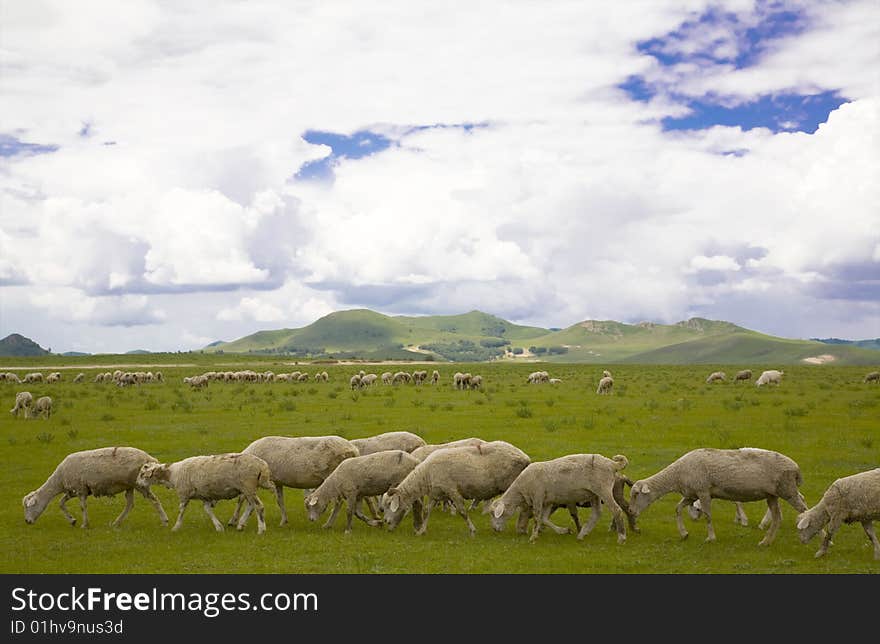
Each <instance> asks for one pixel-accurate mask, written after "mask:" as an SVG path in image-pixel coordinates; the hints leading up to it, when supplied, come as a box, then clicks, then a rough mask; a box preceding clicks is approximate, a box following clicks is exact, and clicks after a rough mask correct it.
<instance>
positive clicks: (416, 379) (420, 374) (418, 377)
mask: <svg viewBox="0 0 880 644" xmlns="http://www.w3.org/2000/svg"><path fill="white" fill-rule="evenodd" d="M427 377H428V372H427V371H413V372H412V378H413V383H414V384H416V385H420V384H422V383H423V382H424V381H425V379H426V378H427Z"/></svg>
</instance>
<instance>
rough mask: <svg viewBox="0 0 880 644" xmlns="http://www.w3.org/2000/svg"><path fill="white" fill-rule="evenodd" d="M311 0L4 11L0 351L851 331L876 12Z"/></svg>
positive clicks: (877, 197)
mask: <svg viewBox="0 0 880 644" xmlns="http://www.w3.org/2000/svg"><path fill="white" fill-rule="evenodd" d="M309 4H310V3H308V2H307V3H306V4H305V5H302V6H298V8H297V9H296V10H293V9H292V8H291V7H290V5H289V3H286V2H283V1H282V0H266V2H261V3H240V2H233V1H231V0H230V1H226V0H218V2H216V3H214V4H213V5H212V10H211V11H210V12H208V11H200V10H193V11H188V12H181V11H176V10H174V8H173V7H171V6H170V5H168V4H167V3H163V2H160V1H159V0H138V2H134V3H125V6H124V7H120V6H119V5H118V3H114V2H112V0H94V2H89V3H86V4H85V5H82V4H76V5H74V4H71V3H55V4H42V3H8V6H7V7H6V9H5V14H4V71H3V74H0V100H2V101H3V107H4V113H3V119H2V120H0V337H2V336H3V335H6V334H8V333H13V332H18V333H23V334H24V335H27V336H28V337H32V338H34V339H35V340H36V341H38V342H39V343H40V344H42V345H43V346H52V347H53V349H56V350H59V351H66V350H74V351H88V352H99V351H125V350H128V349H131V348H145V349H150V350H163V349H164V350H169V349H170V350H177V349H188V348H199V347H201V346H204V345H206V344H208V343H210V342H213V341H215V340H218V339H223V340H229V339H232V338H236V337H241V336H243V335H247V334H250V333H252V332H254V331H256V330H259V329H273V328H282V327H287V328H289V327H297V326H303V325H306V324H309V323H311V322H312V321H314V320H315V319H316V318H318V317H320V316H322V315H325V314H327V313H329V312H331V311H334V310H339V309H348V308H361V307H367V308H374V309H376V310H380V311H381V312H383V313H388V314H405V315H419V314H455V313H460V312H463V311H469V310H473V309H480V310H484V311H487V312H489V313H493V314H496V315H499V316H502V317H505V318H507V319H510V320H511V321H513V322H517V323H521V324H534V325H539V326H544V327H566V326H569V325H570V324H573V323H575V322H578V321H580V320H585V319H614V320H619V321H622V322H631V323H635V322H639V321H642V320H648V321H653V322H660V323H673V322H676V321H679V320H683V319H687V318H689V317H692V316H700V317H707V318H712V319H726V320H729V321H731V322H734V323H736V324H739V325H741V326H745V327H748V328H753V329H756V330H758V331H763V332H766V333H771V334H774V335H781V336H786V337H804V338H808V337H843V338H855V339H861V338H869V337H880V302H878V298H877V284H878V283H880V180H878V176H880V158H878V150H877V147H876V140H877V139H878V138H880V118H878V114H880V96H878V91H880V90H878V88H880V83H878V76H877V74H878V72H877V70H878V69H880V5H878V3H877V2H876V0H839V1H834V2H828V1H826V0H804V1H794V0H791V1H789V0H773V1H765V0H681V1H677V0H670V1H668V2H666V1H664V2H619V3H616V2H615V3H552V2H550V3H510V2H507V1H506V0H486V2H481V3H478V4H475V5H473V6H469V8H468V11H467V13H466V14H460V13H456V12H453V11H449V10H448V8H447V7H441V6H438V5H436V4H435V3H422V2H407V1H404V0H388V2H384V3H382V4H381V6H376V7H372V6H371V7H366V6H365V5H364V6H362V5H361V4H358V3H351V4H345V3H340V4H337V3H333V7H332V10H331V9H330V8H328V5H326V3H320V2H317V1H316V2H313V3H311V6H309ZM487 25H491V29H490V28H487ZM46 42H52V43H53V46H52V47H45V46H44V43H46ZM316 61H317V62H316ZM793 222H796V225H795V224H794V223H793Z"/></svg>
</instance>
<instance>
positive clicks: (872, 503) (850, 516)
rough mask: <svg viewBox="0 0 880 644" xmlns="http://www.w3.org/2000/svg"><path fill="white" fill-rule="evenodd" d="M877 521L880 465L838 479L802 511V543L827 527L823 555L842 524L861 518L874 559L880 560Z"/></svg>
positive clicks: (820, 549) (800, 527)
mask: <svg viewBox="0 0 880 644" xmlns="http://www.w3.org/2000/svg"><path fill="white" fill-rule="evenodd" d="M874 521H880V468H877V469H873V470H868V471H867V472H860V473H859V474H853V475H851V476H844V477H843V478H839V479H837V480H836V481H834V483H832V484H831V485H830V486H829V487H828V489H827V490H826V491H825V494H823V495H822V498H821V499H820V500H819V502H818V503H817V504H816V505H814V506H813V507H812V508H810V509H809V510H806V511H804V512H802V513H801V514H800V515H798V521H797V530H798V537H799V538H800V540H801V543H807V542H808V541H809V540H810V539H812V538H813V537H814V536H816V533H817V532H819V530H823V529H824V531H825V536H824V538H823V539H822V545H821V546H820V547H819V550H818V551H817V552H816V557H821V556H822V555H824V554H825V553H826V552H828V546H830V545H831V539H832V538H833V537H834V533H835V532H837V531H838V530H839V529H840V526H841V525H843V524H844V523H855V522H859V523H861V524H862V528H864V530H865V534H866V535H868V539H870V540H871V543H872V544H873V545H874V559H878V560H880V541H878V540H877V534H876V532H874V523H873V522H874ZM825 526H828V527H827V528H826V527H825Z"/></svg>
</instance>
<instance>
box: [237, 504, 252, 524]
mask: <svg viewBox="0 0 880 644" xmlns="http://www.w3.org/2000/svg"><path fill="white" fill-rule="evenodd" d="M241 498H242V502H243V503H244V511H243V512H242V513H241V517H240V518H239V519H238V524H237V525H236V529H237V528H238V526H241V527H242V528H243V527H244V526H245V525H247V522H248V519H250V518H251V513H252V512H253V511H254V508H253V507H252V506H251V504H250V503H247V501H246V500H245V499H244V497H241Z"/></svg>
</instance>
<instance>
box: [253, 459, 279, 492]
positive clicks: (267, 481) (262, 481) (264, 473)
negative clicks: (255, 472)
mask: <svg viewBox="0 0 880 644" xmlns="http://www.w3.org/2000/svg"><path fill="white" fill-rule="evenodd" d="M257 485H258V486H259V487H264V488H266V489H267V490H274V489H275V483H274V482H273V481H272V474H271V473H270V472H269V466H268V465H267V466H266V467H263V468H260V474H259V476H257Z"/></svg>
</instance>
